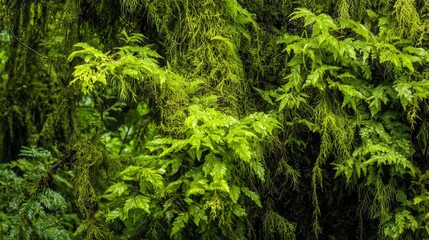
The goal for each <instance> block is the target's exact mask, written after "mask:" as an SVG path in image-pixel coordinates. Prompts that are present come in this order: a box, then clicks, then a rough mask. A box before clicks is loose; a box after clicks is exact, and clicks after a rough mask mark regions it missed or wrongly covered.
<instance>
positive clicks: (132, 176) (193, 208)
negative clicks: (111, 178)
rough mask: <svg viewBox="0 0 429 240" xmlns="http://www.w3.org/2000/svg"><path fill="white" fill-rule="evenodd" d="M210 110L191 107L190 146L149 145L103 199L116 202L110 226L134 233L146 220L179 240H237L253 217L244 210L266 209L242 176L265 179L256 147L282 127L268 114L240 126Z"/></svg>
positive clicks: (177, 142)
mask: <svg viewBox="0 0 429 240" xmlns="http://www.w3.org/2000/svg"><path fill="white" fill-rule="evenodd" d="M216 100H217V98H216V97H210V98H208V99H207V101H206V103H205V104H209V106H210V105H212V104H213V103H211V102H213V101H216ZM209 106H205V105H203V103H200V104H196V105H191V106H190V107H189V109H188V111H189V116H188V117H187V118H186V120H185V127H186V138H185V139H173V138H156V139H154V140H153V141H151V142H150V143H148V148H149V149H150V151H151V152H152V153H151V154H150V155H141V156H138V157H136V159H135V165H131V166H129V167H127V168H126V169H125V170H124V171H122V172H121V174H120V175H119V178H120V179H121V182H118V183H116V184H114V185H112V186H110V187H109V188H108V189H107V191H106V194H105V195H104V197H105V198H106V199H108V200H110V203H109V204H108V205H107V206H108V207H109V208H110V210H109V211H108V212H106V220H107V221H111V220H114V219H116V218H119V219H120V220H122V221H123V222H124V223H125V224H126V227H127V228H130V229H133V228H134V226H135V225H136V224H140V223H139V221H141V219H146V221H151V222H152V223H151V225H156V224H154V223H153V222H157V221H164V222H171V223H172V224H171V225H170V226H171V227H170V228H167V229H168V233H169V236H170V237H174V238H181V237H184V235H183V234H184V232H195V233H194V234H195V235H194V236H195V237H197V236H199V237H198V238H203V239H212V238H213V237H214V236H216V235H218V236H217V237H220V238H224V237H226V238H230V239H235V238H236V237H237V236H239V235H237V233H234V229H233V228H231V224H232V223H234V222H235V223H240V220H239V218H240V217H244V216H246V215H247V214H246V208H245V207H244V205H243V203H245V202H246V201H248V200H251V201H253V202H254V203H255V204H256V205H257V206H259V207H262V204H261V201H260V197H259V195H258V194H257V193H256V192H254V191H252V190H251V189H249V188H248V187H246V186H243V183H242V182H241V181H240V178H238V177H239V176H240V175H241V174H242V173H245V174H246V175H247V176H248V177H249V176H254V178H256V179H259V180H260V181H263V180H264V167H263V162H262V159H261V156H260V155H259V153H258V151H257V149H258V146H257V144H258V143H259V142H260V141H261V140H263V139H264V138H265V137H267V136H269V135H271V134H272V132H273V131H274V129H276V128H278V127H279V123H278V122H277V121H276V120H275V119H274V118H272V117H270V116H269V115H266V114H263V113H254V114H251V115H249V116H247V117H245V118H243V119H241V120H238V119H236V118H234V117H232V116H229V115H225V114H222V113H221V112H218V111H216V110H215V109H214V108H210V107H209ZM135 183H138V184H137V185H136V184H135ZM124 203H125V204H124ZM148 219H151V220H148ZM191 222H192V223H193V224H191ZM241 224H242V223H241ZM194 227H198V231H197V230H196V229H195V228H194ZM192 229H194V230H192ZM126 231H127V232H128V231H129V230H126ZM155 231H159V232H158V233H155ZM213 231H215V232H213ZM140 232H141V233H140V234H143V235H145V236H147V237H150V236H151V237H156V236H158V235H155V234H161V229H150V227H149V226H147V225H146V227H145V228H142V229H140ZM216 232H218V234H216ZM159 236H162V235H159ZM222 236H223V237H222Z"/></svg>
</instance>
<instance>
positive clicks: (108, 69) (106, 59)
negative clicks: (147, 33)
mask: <svg viewBox="0 0 429 240" xmlns="http://www.w3.org/2000/svg"><path fill="white" fill-rule="evenodd" d="M123 40H124V42H125V44H130V45H127V46H124V47H120V48H117V49H116V51H115V52H114V53H110V54H105V53H102V52H101V51H100V50H98V49H96V48H94V47H92V46H89V45H88V44H86V43H78V44H76V45H75V47H80V48H82V50H79V51H75V52H73V53H72V54H70V56H69V57H68V60H69V61H71V60H73V59H75V58H77V57H79V58H81V59H83V60H84V62H85V63H84V64H81V65H78V66H76V67H75V70H74V72H73V76H74V79H73V80H72V81H71V82H70V84H74V83H77V82H79V85H80V86H81V91H82V93H83V94H85V95H87V94H90V93H92V92H93V91H94V90H95V87H96V86H97V85H98V84H102V85H107V83H108V82H109V86H112V87H114V88H115V89H117V90H116V91H117V92H118V95H119V99H122V100H124V99H126V98H127V96H128V95H129V94H131V96H132V98H133V100H136V94H135V92H134V90H133V89H134V88H136V86H135V85H132V83H133V82H134V81H137V83H139V82H141V81H144V80H145V78H148V77H158V76H159V74H160V73H159V71H160V70H159V67H158V64H157V60H156V58H160V57H161V56H159V55H158V54H157V53H156V52H155V51H153V50H151V49H150V47H149V46H145V47H139V46H134V45H135V44H139V43H140V42H141V41H142V40H143V35H141V34H136V35H132V36H128V35H127V34H126V33H124V39H123Z"/></svg>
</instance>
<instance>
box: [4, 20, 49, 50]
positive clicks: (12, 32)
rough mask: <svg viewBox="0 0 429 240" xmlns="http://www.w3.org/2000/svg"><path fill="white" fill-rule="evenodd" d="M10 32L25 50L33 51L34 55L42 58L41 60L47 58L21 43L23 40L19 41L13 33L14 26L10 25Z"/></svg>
mask: <svg viewBox="0 0 429 240" xmlns="http://www.w3.org/2000/svg"><path fill="white" fill-rule="evenodd" d="M9 32H10V34H12V36H13V38H15V40H16V41H18V42H19V44H21V45H22V46H24V47H25V48H27V49H28V50H30V51H32V52H33V53H35V54H36V55H37V56H39V57H41V58H46V57H45V56H42V55H41V54H40V53H38V52H37V51H36V50H34V49H32V48H31V47H29V46H27V45H26V44H25V43H23V42H21V40H19V39H18V38H17V37H16V36H15V34H14V33H13V31H12V26H11V25H10V24H9Z"/></svg>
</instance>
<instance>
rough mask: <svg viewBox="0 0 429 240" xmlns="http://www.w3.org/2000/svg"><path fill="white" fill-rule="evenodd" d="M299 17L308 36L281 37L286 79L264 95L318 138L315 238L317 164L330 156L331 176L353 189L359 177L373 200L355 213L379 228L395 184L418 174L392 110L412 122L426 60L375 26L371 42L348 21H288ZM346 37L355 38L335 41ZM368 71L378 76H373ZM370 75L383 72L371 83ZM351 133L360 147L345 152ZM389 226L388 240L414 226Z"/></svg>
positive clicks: (423, 87)
mask: <svg viewBox="0 0 429 240" xmlns="http://www.w3.org/2000/svg"><path fill="white" fill-rule="evenodd" d="M300 18H303V19H304V26H310V25H311V31H310V32H311V34H310V35H311V37H299V36H291V35H289V34H287V35H285V36H283V37H281V38H280V40H279V43H281V44H285V45H286V47H285V49H284V51H285V52H286V53H287V54H288V55H289V56H290V59H289V61H288V63H287V66H288V67H289V69H290V73H289V74H288V75H286V76H285V80H287V82H286V83H285V84H284V85H283V86H282V87H281V88H279V89H277V90H276V91H274V92H268V94H269V96H271V97H274V98H275V100H277V101H278V102H279V111H284V110H285V109H288V110H289V111H290V110H296V109H305V112H303V113H304V114H300V115H298V116H293V119H291V120H289V121H292V122H294V124H302V123H304V124H305V125H307V127H308V128H309V129H310V130H311V131H313V132H317V133H319V134H320V136H321V143H320V152H319V154H318V156H317V158H316V162H315V165H314V167H313V171H312V188H313V204H314V207H315V210H314V217H315V218H314V219H315V220H314V231H315V232H316V233H318V232H320V231H321V229H320V225H319V223H318V216H319V215H320V214H321V212H320V207H319V201H318V193H317V192H316V189H317V188H323V177H322V175H323V173H322V164H324V163H325V162H326V160H328V159H329V158H330V157H332V156H336V160H335V164H336V166H337V167H336V168H337V175H339V174H344V175H345V176H346V179H347V181H348V182H349V183H353V184H357V182H359V179H360V178H364V184H365V186H366V188H367V189H368V191H369V192H370V195H372V197H373V198H374V201H373V202H372V203H369V206H365V204H367V203H362V208H363V209H364V211H368V212H369V214H370V216H371V217H373V218H380V219H381V224H384V222H385V220H384V219H386V218H388V216H390V211H391V210H392V209H391V205H392V204H393V203H394V202H395V201H394V197H395V189H396V188H398V187H403V185H402V184H401V181H400V179H406V178H409V177H416V174H417V172H418V171H417V170H416V168H415V166H414V164H413V163H412V162H411V159H410V156H411V154H412V148H411V142H410V140H409V136H410V130H411V129H410V128H409V127H408V126H407V125H405V124H404V123H403V122H400V118H401V117H403V115H402V116H401V113H397V112H395V109H397V108H398V106H402V108H403V109H404V110H405V111H408V114H407V115H406V117H407V118H408V120H409V122H410V123H411V124H414V123H415V118H416V115H417V114H418V111H419V110H420V107H419V103H421V102H422V101H424V100H425V99H427V97H428V95H427V93H428V92H429V91H428V90H429V89H428V88H427V86H428V85H427V83H426V81H427V80H425V79H424V75H423V74H421V73H417V72H416V68H419V67H420V66H421V65H424V64H427V63H428V60H429V59H428V58H427V55H428V53H427V52H426V51H425V50H424V49H422V48H416V47H414V46H413V45H411V42H410V41H406V40H403V39H395V40H394V41H392V42H390V41H389V40H388V39H387V38H386V36H385V35H384V33H385V31H384V28H386V27H387V26H385V25H384V23H383V22H382V21H380V25H379V28H380V33H379V34H378V35H375V34H373V33H371V32H370V30H368V29H367V28H366V27H365V26H363V25H362V24H359V23H356V22H354V21H352V20H341V21H340V22H338V23H337V22H335V21H334V20H333V19H332V18H331V17H330V16H328V15H325V14H321V15H315V14H314V13H312V12H310V11H309V10H307V9H297V11H295V12H294V13H293V14H292V18H291V19H300ZM346 30H347V31H352V32H353V33H354V34H352V35H351V36H350V37H348V38H344V39H341V38H339V37H337V36H338V35H339V34H341V33H342V32H344V31H346ZM374 64H378V66H379V69H373V67H372V66H373V65H374ZM374 71H385V73H384V76H382V78H381V79H377V78H378V76H377V74H376V73H375V72H374ZM422 77H423V80H421V78H422ZM341 100H342V102H341ZM311 105H313V106H311ZM367 109H368V110H370V114H368V111H367ZM291 124H292V123H291ZM353 132H357V133H359V137H358V142H359V143H360V144H355V146H354V147H353V150H352V146H351V143H352V141H353V140H354V138H355V136H353ZM382 176H383V177H382ZM386 178H387V182H385V181H386V180H384V179H386ZM401 214H402V215H401ZM407 214H408V215H407ZM394 218H395V221H396V222H394V223H395V224H396V225H398V224H405V223H401V221H403V222H406V221H407V222H408V221H411V220H410V219H413V217H412V216H411V215H409V212H404V211H402V212H400V213H397V214H396V215H395V217H394ZM389 224H390V223H389ZM389 224H386V225H385V226H384V233H385V234H386V235H387V236H391V237H394V238H398V237H399V236H400V235H401V234H402V233H403V232H404V229H411V230H412V231H415V230H416V229H417V222H412V223H407V225H403V226H401V227H400V228H399V230H396V231H394V230H392V227H391V226H390V225H389Z"/></svg>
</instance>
